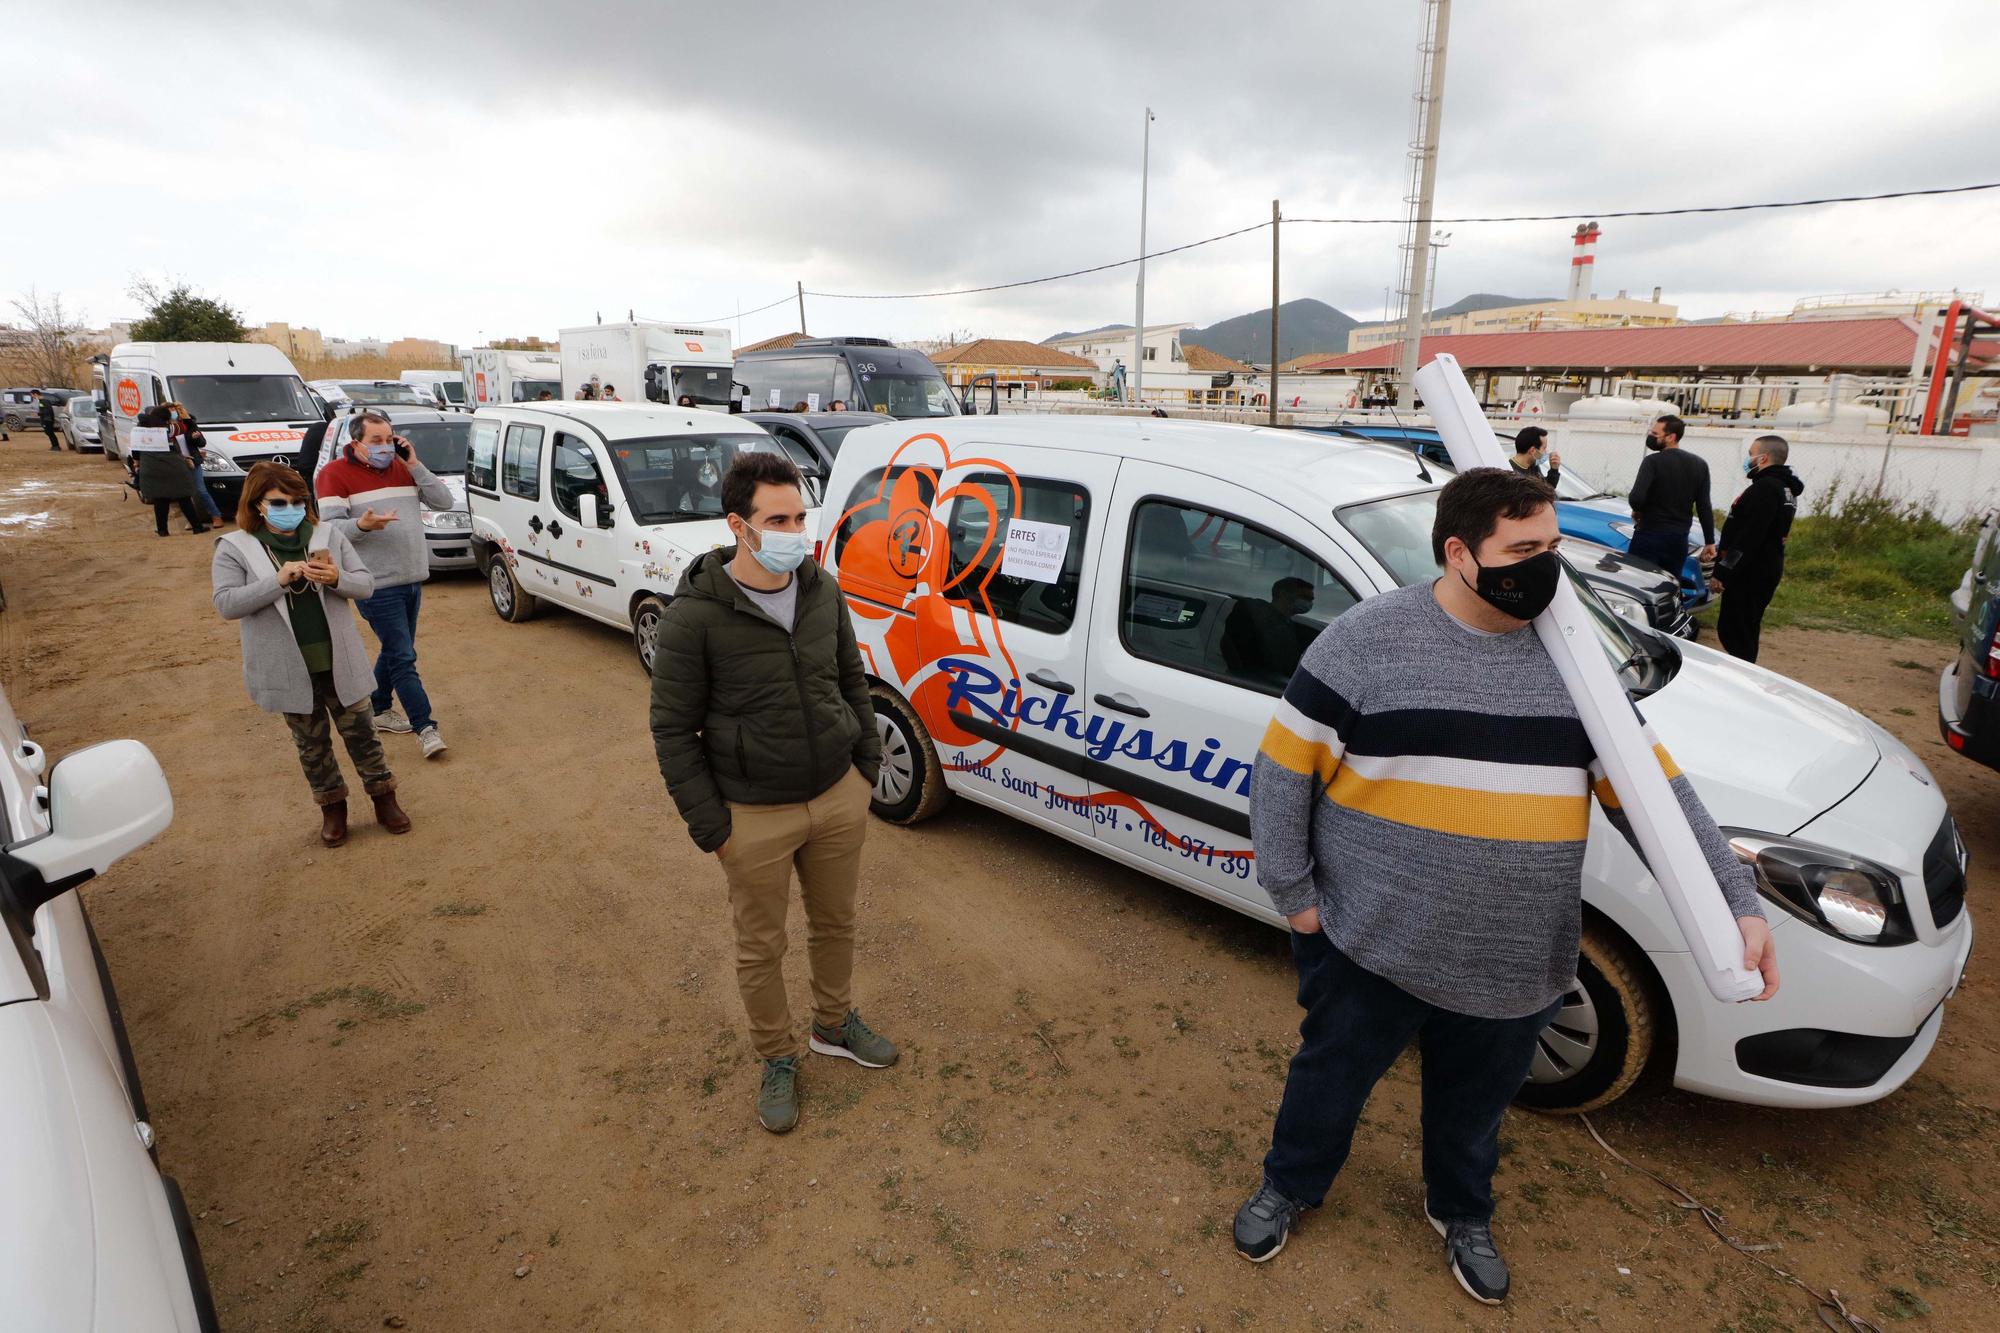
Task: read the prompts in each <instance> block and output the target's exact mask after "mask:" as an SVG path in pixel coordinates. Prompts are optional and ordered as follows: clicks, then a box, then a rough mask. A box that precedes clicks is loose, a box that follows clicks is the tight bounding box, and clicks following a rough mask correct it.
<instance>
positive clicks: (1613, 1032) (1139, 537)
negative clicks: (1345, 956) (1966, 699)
mask: <svg viewBox="0 0 2000 1333" xmlns="http://www.w3.org/2000/svg"><path fill="white" fill-rule="evenodd" d="M1438 489H1439V487H1438V486H1437V485H1436V484H1434V483H1429V482H1426V481H1423V480H1420V479H1419V477H1418V474H1417V468H1416V467H1415V466H1414V465H1413V463H1412V461H1411V460H1410V459H1409V458H1408V456H1406V455H1403V454H1400V453H1392V452H1388V451H1384V450H1380V449H1376V448H1373V447H1370V446H1369V445H1367V444H1365V443H1360V442H1357V443H1355V444H1354V445H1352V446H1347V445H1345V444H1343V442H1341V441H1336V440H1329V439H1327V438H1326V437H1325V436H1305V437H1302V436H1300V435H1299V434H1297V433H1294V432H1284V431H1268V430H1263V429H1260V428H1254V427H1239V426H1229V425H1220V424H1211V423H1202V422H1191V421H1166V420H1156V419H1148V418H1119V419H1110V420H1092V419H1086V418H1077V417H1066V416H1049V417H959V418H953V419H947V420H941V421H927V422H924V423H922V424H921V426H919V425H918V424H917V423H890V424H883V425H877V426H869V427H864V428H862V429H859V430H856V431H854V432H852V433H850V434H849V435H848V436H847V437H846V438H845V439H844V440H843V442H842V444H841V448H840V453H839V456H838V458H837V460H836V461H835V464H834V467H833V471H832V476H831V479H830V483H829V486H828V488H827V492H826V494H827V497H828V499H827V506H826V510H825V515H826V522H825V523H824V524H822V527H823V529H824V531H825V540H824V542H823V551H822V559H823V561H824V563H825V565H826V567H827V568H828V569H829V570H830V571H832V572H833V573H834V574H835V575H836V576H837V577H838V579H839V581H840V585H841V588H842V590H843V591H844V593H845V594H846V597H847V602H848V607H849V609H850V611H851V613H852V614H853V617H854V624H855V630H856V634H857V637H858V639H859V642H860V646H861V652H862V656H863V659H864V661H865V662H866V663H867V666H868V670H869V673H870V676H871V678H872V681H873V685H874V697H875V711H876V722H877V726H878V727H879V728H880V730H881V733H882V739H883V747H884V753H885V761H884V763H883V767H882V772H881V776H880V778H879V780H878V782H877V785H876V791H875V810H876V813H877V814H878V815H880V816H882V817H883V818H886V819H889V820H891V821H893V822H898V823H912V822H915V821H917V820H920V819H924V818H926V817H928V816H930V815H932V814H934V813H936V812H937V811H938V809H939V808H940V807H941V806H942V805H943V804H944V802H945V800H946V798H947V797H948V796H951V795H957V796H961V797H964V798H965V799H967V800H971V801H974V802H977V803H979V804H981V805H987V806H991V807H993V808H995V809H997V810H1001V811H1003V812H1005V813H1007V814H1010V815H1012V816H1014V817H1015V818H1017V819H1020V820H1022V821H1024V822H1025V823H1027V824H1030V825H1032V826H1033V827H1034V828H1036V829H1037V830H1039V831H1041V832H1044V833H1047V834H1049V835H1050V836H1053V837H1059V838H1063V839H1066V840H1067V841H1069V842H1072V843H1075V844H1077V845H1079V846H1082V847H1086V848H1089V849H1090V850H1092V851H1095V852H1097V853H1099V854H1100V855H1103V856H1106V857H1109V858H1110V859H1112V860H1115V861H1118V862H1121V863H1123V864H1125V865H1128V866H1131V867H1134V868H1136V869H1139V870H1141V871H1144V872H1146V873H1147V874H1150V875H1153V876H1155V877H1157V878H1159V879H1162V880H1165V881H1166V882H1168V883H1169V884H1173V885H1175V886H1177V887H1180V888H1183V889H1187V890H1189V891H1191V892H1194V893H1198V894H1201V895H1202V896H1203V897H1206V898H1209V899H1212V900H1214V901H1216V902H1218V903H1222V904H1224V905H1226V906H1228V907H1230V908H1233V909H1235V910H1237V911H1239V912H1243V913H1246V914H1248V915H1250V916H1254V917H1257V918H1258V919H1260V920H1263V921H1267V922H1270V923H1271V924H1273V925H1282V924H1283V918H1282V917H1281V916H1280V915H1279V914H1278V912H1277V911H1276V909H1275V908H1274V907H1273V906H1272V904H1271V901H1270V899H1269V897H1268V896H1267V895H1266V894H1265V893H1264V891H1263V889H1262V888H1260V887H1259V886H1258V883H1257V874H1256V861H1255V854H1254V849H1253V848H1252V846H1251V843H1250V825H1249V817H1248V797H1249V793H1250V777H1251V768H1252V765H1253V763H1254V762H1255V759H1256V755H1257V750H1258V746H1259V743H1260V740H1261V738H1262V736H1263V733H1264V729H1265V727H1266V726H1267V724H1268V723H1269V722H1270V719H1271V716H1272V714H1273V712H1274V710H1275V709H1276V706H1277V703H1278V699H1279V696H1280V694H1281V693H1282V691H1283V690H1284V687H1285V683H1286V681H1287V680H1288V679H1289V677H1290V675H1291V673H1292V670H1293V668H1294V667H1295V666H1296V664H1297V662H1298V658H1299V656H1300V654H1301V653H1302V652H1303V651H1304V649H1305V648H1306V646H1307V645H1308V644H1309V643H1311V641H1312V640H1313V638H1314V637H1316V636H1317V635H1318V633H1319V632H1320V631H1321V630H1322V629H1324V628H1325V626H1326V625H1327V623H1328V622H1330V621H1331V620H1332V619H1333V618H1334V617H1336V616H1338V615H1339V614H1340V613H1341V612H1342V611H1344V610H1346V609H1347V608H1349V607H1351V606H1353V605H1355V604H1356V603H1357V602H1359V601H1361V600H1362V599H1365V598H1367V597H1370V596H1373V595H1374V594H1376V593H1378V592H1383V591H1386V590H1388V589H1390V588H1393V587H1397V586H1399V585H1403V584H1410V583H1416V582H1419V581H1425V582H1427V581H1429V580H1430V579H1432V578H1434V577H1436V575H1437V574H1438V572H1439V570H1438V565H1437V563H1436V561H1435V560H1434V559H1433V557H1432V555H1431V527H1432V523H1433V520H1434V517H1435V510H1436V494H1437V491H1438ZM1571 577H1572V579H1573V580H1575V581H1576V583H1577V587H1578V593H1579V595H1580V596H1582V597H1583V599H1584V601H1585V602H1586V604H1588V605H1590V606H1591V607H1592V608H1593V617H1592V618H1593V621H1594V622H1595V627H1596V629H1597V632H1598V636H1599V639H1600V641H1601V646H1602V647H1603V649H1604V651H1605V652H1606V654H1607V655H1608V656H1609V657H1610V658H1611V660H1612V661H1613V662H1614V663H1619V664H1622V665H1621V666H1620V668H1619V671H1620V676H1621V678H1622V679H1623V680H1624V681H1625V683H1626V686H1627V689H1628V691H1629V692H1630V693H1631V694H1632V696H1633V698H1634V701H1635V703H1636V704H1637V706H1638V708H1639V709H1640V711H1641V712H1642V713H1643V714H1644V716H1645V717H1646V719H1647V721H1648V722H1650V723H1651V724H1652V725H1653V727H1654V728H1655V729H1656V730H1657V731H1658V733H1659V734H1660V736H1661V737H1662V738H1663V740H1664V741H1665V743H1666V745H1667V748H1668V749H1669V750H1671V751H1672V753H1673V755H1674V757H1675V759H1676V760H1677V761H1678V762H1679V764H1680V765H1681V768H1682V769H1683V771H1685V772H1686V774H1687V775H1688V777H1689V778H1690V779H1691V780H1692V781H1693V783H1694V785H1695V788H1696V789H1697V790H1698V791H1699V792H1700V794H1701V796H1702V799H1703V800H1704V801H1705V802H1706V803H1707V805H1708V808H1709V811H1710V812H1711V813H1712V814H1713V815H1714V817H1715V819H1716V822H1717V823H1718V824H1721V825H1723V826H1724V827H1725V829H1726V830H1729V831H1730V832H1731V833H1732V835H1733V836H1734V837H1735V839H1736V845H1737V846H1738V848H1739V855H1742V856H1743V857H1744V859H1745V860H1746V861H1750V862H1752V863H1753V864H1755V865H1756V866H1757V867H1758V871H1759V879H1760V886H1761V887H1762V889H1763V891H1764V896H1765V899H1766V902H1767V907H1768V915H1769V916H1770V919H1771V924H1772V933H1773V935H1774V937H1775V939H1776V941H1777V947H1778V954H1779V957H1780V958H1781V959H1782V960H1783V962H1782V967H1783V974H1784V986H1783V988H1782V989H1781V990H1780V991H1779V993H1778V995H1777V996H1776V998H1774V999H1773V1000H1771V1001H1769V1002H1766V1003H1762V1004H1737V1005H1728V1004H1720V1003H1717V1002H1716V1001H1715V1000H1714V999H1712V998H1711V997H1710V995H1709V992H1708V988H1707V986H1706V985H1705V984H1704V983H1703V982H1702V980H1701V978H1700V976H1699V974H1698V972H1697V970H1696V968H1695V966H1694V965H1693V963H1692V961H1691V958H1690V955H1689V952H1688V946H1687V943H1686V941H1685V939H1684V938H1683V937H1682V935H1681V934H1680V931H1679V928H1678V927H1677V926H1676V924H1675V922H1674V919H1673V916H1672V914H1671V912H1670V911H1669V909H1668V907H1667V905H1666V903H1665V901H1664V900H1663V898H1662V896H1661V893H1660V891H1659V888H1658V886H1657V885H1656V884H1655V883H1654V882H1653V879H1652V877H1651V875H1650V874H1649V873H1648V871H1647V870H1646V867H1645V865H1644V863H1643V862H1642V861H1641V860H1640V859H1639V857H1638V855H1637V853H1636V852H1635V851H1634V850H1633V849H1632V847H1631V845H1630V844H1629V843H1627V842H1626V841H1625V840H1624V839H1623V838H1621V837H1620V836H1618V834H1617V833H1616V832H1615V831H1613V830H1612V828H1611V826H1610V825H1609V824H1608V823H1607V822H1605V819H1604V816H1603V814H1602V812H1601V811H1595V810H1594V811H1593V814H1592V823H1591V837H1590V845H1589V849H1588V852H1587V854H1586V858H1585V864H1584V875H1583V884H1582V912H1583V918H1584V934H1583V949H1582V954H1581V956H1580V958H1579V960H1578V965H1577V980H1576V983H1575V985H1574V986H1573V987H1572V989H1571V991H1570V992H1569V994H1568V996H1567V997H1566V998H1565V1000H1564V1007H1563V1009H1562V1012H1561V1013H1560V1014H1559V1015H1558V1017H1557V1018H1556V1020H1555V1021H1554V1022H1553V1023H1552V1024H1551V1025H1550V1027H1549V1028H1548V1029H1547V1030H1546V1031H1545V1033H1544V1034H1543V1038H1542V1042H1541V1049H1540V1052H1539V1054H1538V1055H1537V1057H1536V1060H1535V1064H1534V1068H1533V1071H1532V1073H1531V1075H1530V1081H1529V1083H1528V1085H1527V1086H1526V1087H1525V1088H1524V1089H1523V1092H1522V1098H1521V1099H1522V1100H1523V1101H1524V1102H1526V1103H1528V1104H1531V1105H1536V1106H1540V1107H1545V1108H1549V1109H1583V1108H1588V1107H1590V1106H1593V1105H1601V1104H1602V1103H1604V1102H1606V1101H1609V1100H1611V1099H1613V1098H1615V1097H1617V1096H1618V1095H1619V1094H1621V1093H1622V1092H1623V1091H1624V1090H1625V1089H1626V1088H1627V1087H1629V1086H1630V1085H1631V1083H1632V1082H1633V1081H1634V1080H1635V1079H1636V1078H1637V1077H1638V1075H1639V1073H1640V1071H1641V1070H1642V1069H1643V1068H1644V1067H1645V1064H1646V1062H1647V1059H1648V1058H1649V1056H1650V1055H1651V1054H1652V1053H1653V1034H1654V1033H1656V1032H1659V1031H1663V1030H1664V1029H1665V1028H1666V1026H1667V1023H1668V1021H1669V1019H1671V1021H1672V1024H1673V1026H1674V1029H1675V1030H1676V1031H1677V1032H1678V1036H1679V1042H1678V1056H1677V1059H1676V1061H1675V1065H1674V1071H1673V1073H1674V1080H1675V1082H1676V1083H1677V1084H1678V1085H1679V1086H1681V1087H1683V1088H1687V1089H1691V1090H1693V1091H1698V1092H1703V1093H1707V1094H1709V1095H1712V1096H1718V1097H1725V1098H1730V1099H1733V1100H1738V1101H1746V1102H1754V1103H1761V1104H1765V1105H1773V1106H1800V1107H1805V1106H1841V1105H1851V1104H1855V1103H1859V1102H1865V1101H1869V1100H1872V1099H1874V1098H1877V1097H1881V1096H1884V1095H1886V1094H1888V1093H1889V1092H1892V1091H1894V1090H1895V1089H1896V1088H1898V1087H1900V1086H1901V1085H1902V1083H1903V1082H1904V1081H1905V1080H1907V1079H1908V1078H1909V1077H1910V1075H1911V1074H1912V1073H1913V1072H1915V1070H1916V1069H1917V1067H1918V1066H1919V1065H1920V1064H1921V1063H1922V1062H1923V1060H1924V1058H1925V1056H1927V1055H1928V1054H1929V1052H1930V1050H1931V1047H1932V1045H1933V1043H1935V1042H1936V1040H1937V1035H1938V1029H1939V1026H1940V1024H1941V1023H1942V1021H1943V1002H1944V1000H1945V997H1946V996H1947V995H1948V994H1949V993H1950V992H1951V991H1952V990H1953V989H1954V987H1955V986H1956V985H1957V982H1958V978H1959V975H1960V973H1961V972H1962V970H1963V968H1964V965H1965V960H1966V957H1967V954H1968V953H1969V951H1970V949H1971V944H1972V922H1971V919H1970V916H1969V914H1968V913H1967V911H1966V910H1965V906H1964V894H1965V873H1964V856H1963V844H1962V843H1960V842H1959V840H1958V837H1957V830H1956V828H1955V826H1954V825H1953V823H1952V820H1951V817H1950V815H1949V812H1948V811H1947V810H1946V808H1945V802H1944V798H1943V796H1942V795H1941V794H1940V793H1939V792H1938V790H1937V788H1936V787H1935V786H1934V785H1933V784H1932V782H1931V779H1930V775H1929V774H1928V773H1927V772H1926V771H1925V769H1924V766H1923V764H1922V762H1921V761H1919V760H1918V759H1917V758H1916V756H1915V755H1913V754H1912V753H1911V752H1910V751H1909V750H1908V749H1907V748H1906V747H1904V746H1903V745H1902V744H1901V743H1899V742H1897V741H1896V740H1895V739H1894V738H1893V737H1891V736H1889V735H1888V733H1887V732H1885V731H1883V730H1882V729H1881V728H1880V727H1877V726H1876V725H1875V724H1873V723H1872V722H1869V721H1868V720H1867V719H1866V718H1863V717H1862V716H1861V715H1859V714H1858V713H1855V712H1853V711H1852V710H1850V709H1848V708H1846V707H1844V706H1843V705H1841V704H1839V703H1837V702H1835V701H1834V700H1832V699H1829V698H1826V697H1825V696H1823V695H1820V694H1816V693H1814V692H1813V691H1811V690H1808V689H1806V688H1804V687H1802V686H1800V685H1797V684H1795V683H1793V682H1791V681H1788V680H1786V679H1784V678H1783V677H1780V676H1777V675H1775V674H1773V673H1771V672H1769V671H1765V670H1761V669H1759V668H1757V667H1754V666H1749V665H1746V664H1743V663H1740V662H1737V661H1735V660H1733V659H1731V658H1728V657H1724V656H1723V655H1721V654H1719V653H1716V652H1712V651H1710V650H1708V649H1705V648H1702V647H1700V646H1699V645H1696V644H1692V643H1683V642H1679V641H1677V640H1674V639H1672V638H1670V637H1667V636H1664V635H1661V634H1657V633H1655V632H1653V631H1652V630H1650V629H1646V628H1643V627H1641V626H1638V625H1634V624H1631V623H1629V622H1627V621H1624V620H1622V619H1620V618H1619V617H1618V616H1616V615H1613V614H1612V613H1611V612H1610V611H1609V610H1607V609H1605V608H1604V607H1603V605H1602V603H1601V602H1599V601H1598V600H1597V598H1596V596H1595V594H1593V593H1592V592H1591V591H1590V589H1589V586H1588V584H1586V583H1584V582H1583V581H1582V580H1581V579H1580V578H1577V576H1575V575H1574V574H1572V576H1571ZM1477 689H1478V683H1477V682H1467V690H1468V692H1469V694H1470V693H1473V692H1476V691H1477ZM1843 884H1844V885H1847V886H1848V887H1849V888H1853V887H1855V886H1857V885H1865V887H1863V888H1861V889H1860V890H1859V891H1860V892H1863V893H1873V894H1875V895H1877V896H1879V898H1880V899H1881V900H1882V902H1883V903H1884V905H1885V921H1886V925H1884V926H1883V927H1882V928H1881V929H1878V930H1876V931H1875V932H1874V933H1873V934H1870V932H1869V931H1868V930H1867V929H1865V928H1864V929H1860V930H1851V929H1850V930H1848V931H1843V929H1842V921H1841V917H1840V913H1839V912H1838V911H1837V910H1835V911H1824V910H1822V908H1821V907H1820V905H1819V896H1820V892H1821V890H1822V888H1836V887H1838V886H1839V885H1843ZM1845 891H1846V890H1845V889H1843V890H1841V892H1845ZM1836 901H1837V897H1836ZM1845 924H1846V925H1848V926H1849V927H1852V925H1853V923H1852V922H1851V921H1849V922H1846V923H1845ZM1663 1009H1664V1012H1663Z"/></svg>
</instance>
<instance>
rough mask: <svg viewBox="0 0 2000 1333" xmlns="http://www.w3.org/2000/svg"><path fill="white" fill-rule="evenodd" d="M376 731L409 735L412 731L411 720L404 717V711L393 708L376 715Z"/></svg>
mask: <svg viewBox="0 0 2000 1333" xmlns="http://www.w3.org/2000/svg"><path fill="white" fill-rule="evenodd" d="M375 730H377V731H393V732H397V733H399V734H407V733H408V732H409V731H410V719H408V718H407V717H404V716H403V710H402V709H400V708H396V707H394V706H391V707H389V708H385V709H383V710H382V711H381V712H379V713H377V714H376V715H375Z"/></svg>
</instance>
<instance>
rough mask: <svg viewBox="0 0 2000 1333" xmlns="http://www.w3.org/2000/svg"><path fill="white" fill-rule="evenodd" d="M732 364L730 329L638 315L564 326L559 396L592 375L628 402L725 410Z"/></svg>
mask: <svg viewBox="0 0 2000 1333" xmlns="http://www.w3.org/2000/svg"><path fill="white" fill-rule="evenodd" d="M733 366H734V357H733V356H732V354H731V351H730V345H729V330H728V329H708V328H695V327H691V326H686V325H680V324H661V323H656V322H654V321H651V320H638V321H635V322H632V323H627V324H586V325H584V326H583V327H582V328H577V329H564V330H562V379H563V397H565V398H569V399H574V398H575V397H576V395H577V391H578V390H580V389H581V388H583V386H584V385H586V384H588V383H590V382H591V381H592V380H595V381H596V383H597V384H599V385H610V386H613V387H615V388H616V389H617V390H618V397H619V399H620V400H622V401H624V402H628V403H639V402H646V403H664V404H666V405H667V406H669V407H673V406H678V405H679V404H680V401H681V399H683V398H688V399H692V400H693V403H694V406H696V407H700V408H706V409H707V410H709V411H711V412H727V411H728V410H729V404H730V400H731V398H732V397H733V396H734V394H733V386H734V370H733ZM786 406H788V407H789V406H790V404H789V403H788V404H786Z"/></svg>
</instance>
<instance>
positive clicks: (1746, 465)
mask: <svg viewBox="0 0 2000 1333" xmlns="http://www.w3.org/2000/svg"><path fill="white" fill-rule="evenodd" d="M1743 475H1744V476H1746V477H1754V476H1756V475H1757V460H1756V459H1754V458H1746V459H1744V460H1743Z"/></svg>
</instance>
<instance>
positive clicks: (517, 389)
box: [514, 380, 562, 403]
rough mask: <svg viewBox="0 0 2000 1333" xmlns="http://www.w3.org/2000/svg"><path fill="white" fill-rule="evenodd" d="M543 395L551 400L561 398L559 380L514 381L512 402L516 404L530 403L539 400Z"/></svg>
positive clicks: (560, 383)
mask: <svg viewBox="0 0 2000 1333" xmlns="http://www.w3.org/2000/svg"><path fill="white" fill-rule="evenodd" d="M543 394H547V395H548V396H549V397H551V398H560V397H562V381H561V380H515V381H514V401H515V402H517V403H532V402H534V401H536V400H537V399H539V398H540V397H541V396H542V395H543Z"/></svg>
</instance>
